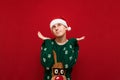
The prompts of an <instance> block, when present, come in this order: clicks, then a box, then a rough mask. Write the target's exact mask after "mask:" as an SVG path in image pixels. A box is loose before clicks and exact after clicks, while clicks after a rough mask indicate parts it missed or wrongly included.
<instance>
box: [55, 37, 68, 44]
mask: <svg viewBox="0 0 120 80" xmlns="http://www.w3.org/2000/svg"><path fill="white" fill-rule="evenodd" d="M55 41H56V42H57V43H58V44H61V45H62V44H65V43H66V42H67V41H68V39H67V38H66V36H63V37H58V38H55Z"/></svg>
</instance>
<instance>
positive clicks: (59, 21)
mask: <svg viewBox="0 0 120 80" xmlns="http://www.w3.org/2000/svg"><path fill="white" fill-rule="evenodd" d="M57 23H60V24H63V25H64V26H65V27H67V30H68V31H70V30H71V27H68V25H67V23H66V21H65V20H63V19H54V20H52V21H51V22H50V29H51V28H52V27H53V26H54V25H55V24H57Z"/></svg>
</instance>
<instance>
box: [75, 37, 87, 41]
mask: <svg viewBox="0 0 120 80" xmlns="http://www.w3.org/2000/svg"><path fill="white" fill-rule="evenodd" d="M83 39H85V36H82V37H80V38H76V40H77V41H80V40H83Z"/></svg>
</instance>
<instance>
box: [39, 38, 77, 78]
mask: <svg viewBox="0 0 120 80" xmlns="http://www.w3.org/2000/svg"><path fill="white" fill-rule="evenodd" d="M53 50H54V51H55V52H56V55H57V62H62V63H63V66H64V68H65V70H66V75H65V76H66V78H67V80H71V72H72V67H73V65H74V64H75V63H76V60H77V57H78V50H79V46H78V43H77V40H76V39H75V38H71V39H69V40H68V42H67V43H65V44H64V45H58V44H57V43H56V42H55V40H54V39H47V40H44V42H43V44H42V47H41V58H40V59H41V63H42V65H43V66H44V68H45V75H44V80H51V77H52V69H51V67H52V66H53V64H54V58H53V53H52V52H53Z"/></svg>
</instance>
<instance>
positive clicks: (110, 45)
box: [0, 0, 120, 80]
mask: <svg viewBox="0 0 120 80" xmlns="http://www.w3.org/2000/svg"><path fill="white" fill-rule="evenodd" d="M119 10H120V7H119V2H118V1H115V0H114V1H113V0H2V1H0V80H43V73H44V70H43V67H42V66H41V64H40V46H41V44H42V40H41V39H39V38H38V36H37V32H38V31H41V32H42V34H44V35H45V36H49V37H53V36H52V34H51V32H50V29H49V22H50V21H51V20H52V19H54V18H58V17H63V18H65V19H66V20H67V22H68V24H69V25H70V26H71V27H72V31H70V32H68V33H67V36H68V38H70V37H81V36H83V35H85V36H86V39H85V40H83V41H80V42H79V45H80V52H79V57H78V60H77V63H76V64H75V66H74V68H73V72H72V80H120V58H119V57H120V35H119V34H120V28H119V27H120V16H119V14H120V11H119Z"/></svg>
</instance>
